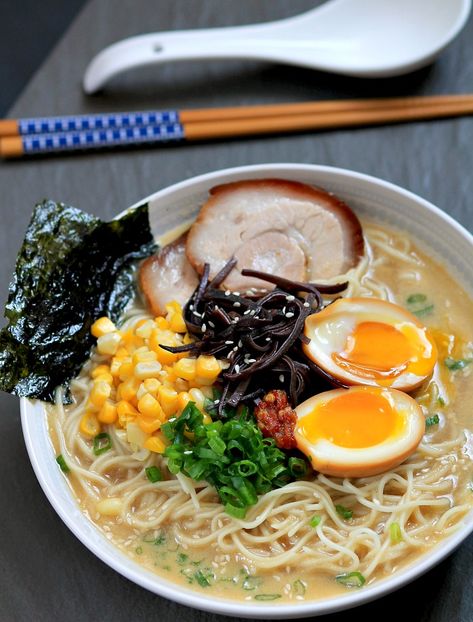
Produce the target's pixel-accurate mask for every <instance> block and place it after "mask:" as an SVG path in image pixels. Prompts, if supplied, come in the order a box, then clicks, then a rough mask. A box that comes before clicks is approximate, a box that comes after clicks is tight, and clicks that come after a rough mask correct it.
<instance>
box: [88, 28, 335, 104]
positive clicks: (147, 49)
mask: <svg viewBox="0 0 473 622" xmlns="http://www.w3.org/2000/svg"><path fill="white" fill-rule="evenodd" d="M300 17H301V16H297V17H296V18H288V19H282V20H278V21H273V22H266V23H263V24H251V25H249V26H235V27H229V28H206V29H200V30H198V29H196V30H180V31H176V32H161V33H160V32H157V33H150V34H146V35H138V36H136V37H130V38H128V39H123V40H122V41H118V42H117V43H114V44H112V45H110V46H109V47H107V48H105V49H104V50H102V51H101V52H99V54H97V56H95V57H94V58H93V59H92V61H91V62H90V64H89V66H88V67H87V69H86V71H85V74H84V80H83V87H84V90H85V92H86V93H94V92H95V91H98V90H99V89H100V88H102V87H103V86H104V85H105V84H106V83H107V82H108V81H109V80H110V79H112V78H113V77H115V76H117V75H118V74H120V73H123V72H124V71H128V70H129V69H134V68H136V67H143V66H146V65H155V64H162V63H167V62H175V61H182V60H203V59H205V60H209V59H229V58H245V59H253V60H272V61H279V62H286V63H289V64H291V63H294V64H298V65H304V64H307V65H308V66H312V65H313V63H311V62H309V63H305V62H304V59H305V57H306V56H307V51H309V52H313V51H314V49H317V48H324V47H326V45H325V42H324V41H323V40H319V41H312V40H310V39H309V40H307V39H306V40H300V41H298V42H296V43H294V40H293V35H292V36H291V31H292V28H291V27H292V26H293V25H294V24H295V23H297V21H296V20H297V19H298V18H300ZM288 27H289V28H288Z"/></svg>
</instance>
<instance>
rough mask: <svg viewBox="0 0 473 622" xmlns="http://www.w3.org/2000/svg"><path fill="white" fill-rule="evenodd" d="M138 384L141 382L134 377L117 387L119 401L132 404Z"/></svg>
mask: <svg viewBox="0 0 473 622" xmlns="http://www.w3.org/2000/svg"><path fill="white" fill-rule="evenodd" d="M140 384H141V382H140V381H139V379H138V378H134V377H131V378H128V380H125V382H122V383H121V384H120V385H119V387H118V390H119V395H120V399H122V400H127V401H128V402H132V403H134V402H135V400H136V394H137V392H138V389H139V388H140Z"/></svg>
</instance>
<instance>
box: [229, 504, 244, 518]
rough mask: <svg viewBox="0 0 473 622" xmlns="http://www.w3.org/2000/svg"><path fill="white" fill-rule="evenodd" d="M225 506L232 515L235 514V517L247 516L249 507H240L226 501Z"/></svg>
mask: <svg viewBox="0 0 473 622" xmlns="http://www.w3.org/2000/svg"><path fill="white" fill-rule="evenodd" d="M224 507H225V512H226V513H227V514H229V515H230V516H233V518H240V519H242V518H245V516H246V512H247V511H248V508H240V507H237V506H236V505H232V504H231V503H225V506H224Z"/></svg>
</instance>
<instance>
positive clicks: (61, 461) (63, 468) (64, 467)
mask: <svg viewBox="0 0 473 622" xmlns="http://www.w3.org/2000/svg"><path fill="white" fill-rule="evenodd" d="M56 462H57V463H58V464H59V468H60V469H61V471H62V472H63V473H69V471H70V470H71V469H70V468H69V467H68V466H67V464H66V461H65V460H64V456H63V455H62V454H59V456H57V458H56Z"/></svg>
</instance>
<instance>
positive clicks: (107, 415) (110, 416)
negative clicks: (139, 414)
mask: <svg viewBox="0 0 473 622" xmlns="http://www.w3.org/2000/svg"><path fill="white" fill-rule="evenodd" d="M117 417H118V413H117V407H116V404H114V403H113V402H112V401H111V400H106V402H105V403H104V405H103V406H102V408H101V410H100V412H99V414H98V415H97V419H98V420H99V421H100V423H115V421H116V420H117Z"/></svg>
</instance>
